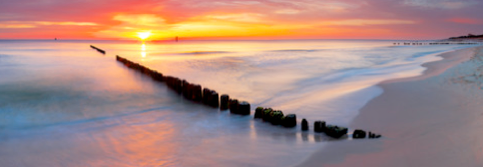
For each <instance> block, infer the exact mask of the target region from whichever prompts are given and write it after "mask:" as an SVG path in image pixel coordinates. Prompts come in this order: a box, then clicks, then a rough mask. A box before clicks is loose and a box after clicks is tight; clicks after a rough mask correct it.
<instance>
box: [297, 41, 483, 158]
mask: <svg viewBox="0 0 483 167" xmlns="http://www.w3.org/2000/svg"><path fill="white" fill-rule="evenodd" d="M481 49H483V47H479V48H468V49H463V50H458V51H454V52H448V53H444V54H441V55H440V56H442V57H443V58H444V59H443V60H440V61H436V62H430V63H426V64H424V65H423V66H424V67H427V70H426V71H425V72H424V73H423V75H421V76H417V77H411V78H404V79H396V80H390V81H385V82H382V83H380V84H379V85H378V86H380V87H381V88H382V89H383V90H384V93H383V94H382V95H380V96H378V97H376V98H374V99H373V100H371V101H370V102H369V103H368V104H367V105H366V106H364V107H363V108H362V109H361V112H360V114H359V115H358V116H357V117H356V118H355V120H354V121H353V122H352V124H351V125H350V129H355V128H360V129H365V130H371V131H373V132H376V133H381V134H382V135H383V138H381V139H375V140H369V139H363V140H343V141H338V142H329V143H328V144H327V147H324V148H323V149H322V150H319V151H317V152H316V153H314V154H313V155H311V156H310V157H309V158H308V159H307V160H305V161H304V162H302V163H301V164H299V166H333V167H339V166H372V167H374V166H392V167H398V166H401V167H405V166H448V167H449V166H483V142H482V141H483V133H481V132H480V131H481V129H482V128H483V103H482V102H483V90H481V89H482V86H483V76H482V74H483V53H481Z"/></svg>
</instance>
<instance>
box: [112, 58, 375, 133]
mask: <svg viewBox="0 0 483 167" xmlns="http://www.w3.org/2000/svg"><path fill="white" fill-rule="evenodd" d="M116 60H117V61H119V62H121V63H123V64H124V66H126V67H128V68H130V69H133V70H135V71H138V72H140V73H142V74H144V75H147V76H149V77H151V78H152V79H153V80H154V81H157V82H163V83H165V84H166V85H167V86H168V88H170V89H172V90H173V91H174V92H176V93H177V94H179V95H181V96H183V97H184V98H185V99H187V100H190V101H193V102H196V103H199V104H203V105H206V106H208V107H212V108H219V109H220V110H221V111H226V110H229V111H230V113H231V114H237V115H242V116H248V115H250V113H251V106H250V103H248V102H246V101H239V100H238V99H235V98H231V97H230V96H229V95H227V94H222V95H221V96H220V95H219V93H218V92H217V91H215V90H212V89H209V88H203V87H202V86H201V85H199V84H195V83H190V82H188V81H186V80H184V79H180V78H177V77H174V76H165V75H163V74H162V73H160V72H158V71H156V70H152V69H149V68H147V67H145V66H143V65H141V64H138V63H135V62H132V61H130V60H128V59H126V58H123V57H120V56H116ZM254 119H262V120H263V121H264V122H267V123H270V124H272V125H275V126H283V127H285V128H294V127H296V126H297V116H296V115H295V114H287V115H284V113H283V112H282V111H281V110H274V109H272V108H264V107H257V108H256V109H255V114H254ZM301 128H302V131H308V130H309V126H308V121H307V120H306V119H305V118H304V119H302V126H301ZM314 132H316V133H325V134H326V135H327V136H330V137H333V138H342V137H343V136H347V133H348V128H346V127H340V126H335V125H326V123H325V121H315V122H314ZM379 137H381V135H377V134H375V133H372V132H369V138H379ZM352 138H354V139H360V138H366V132H365V131H363V130H360V129H356V130H355V131H354V133H353V137H352Z"/></svg>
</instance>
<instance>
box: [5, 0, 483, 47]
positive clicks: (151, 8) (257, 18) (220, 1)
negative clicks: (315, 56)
mask: <svg viewBox="0 0 483 167" xmlns="http://www.w3.org/2000/svg"><path fill="white" fill-rule="evenodd" d="M482 9H483V1H481V0H249V1H243V0H0V39H53V38H54V37H57V38H60V39H136V38H137V35H138V33H142V32H151V34H152V35H151V36H150V37H149V39H150V40H165V39H172V38H174V37H175V36H180V38H181V39H183V38H184V39H441V38H447V37H450V36H459V35H466V34H468V33H474V34H483V13H482V12H481V11H482Z"/></svg>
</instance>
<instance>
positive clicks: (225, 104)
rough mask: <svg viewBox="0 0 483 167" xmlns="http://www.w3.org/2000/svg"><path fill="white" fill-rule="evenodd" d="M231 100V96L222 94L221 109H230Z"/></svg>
mask: <svg viewBox="0 0 483 167" xmlns="http://www.w3.org/2000/svg"><path fill="white" fill-rule="evenodd" d="M229 100H230V96H228V95H226V94H223V95H221V96H220V110H227V109H228V101H229Z"/></svg>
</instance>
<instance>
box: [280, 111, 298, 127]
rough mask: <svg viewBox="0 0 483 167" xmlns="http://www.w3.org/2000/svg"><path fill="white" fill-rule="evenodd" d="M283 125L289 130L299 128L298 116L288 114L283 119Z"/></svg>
mask: <svg viewBox="0 0 483 167" xmlns="http://www.w3.org/2000/svg"><path fill="white" fill-rule="evenodd" d="M282 125H283V126H284V127H287V128H292V127H295V126H297V116H296V115H295V114H288V115H286V116H284V117H283V118H282Z"/></svg>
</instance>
